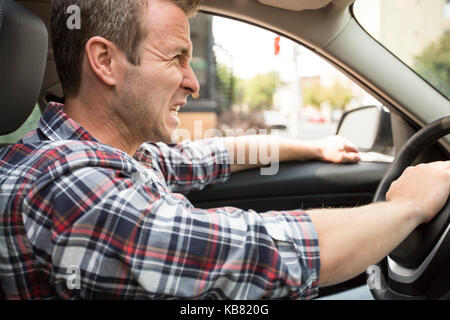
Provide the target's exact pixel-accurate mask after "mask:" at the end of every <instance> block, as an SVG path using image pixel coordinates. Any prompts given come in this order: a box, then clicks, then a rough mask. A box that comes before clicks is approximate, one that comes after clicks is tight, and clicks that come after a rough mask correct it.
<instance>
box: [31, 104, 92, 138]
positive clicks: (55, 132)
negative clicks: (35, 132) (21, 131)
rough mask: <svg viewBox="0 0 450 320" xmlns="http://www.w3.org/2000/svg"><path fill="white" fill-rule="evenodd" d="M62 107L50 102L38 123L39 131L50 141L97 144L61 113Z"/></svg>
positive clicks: (90, 136) (81, 128) (88, 134)
mask: <svg viewBox="0 0 450 320" xmlns="http://www.w3.org/2000/svg"><path fill="white" fill-rule="evenodd" d="M63 108H64V105H63V104H61V103H56V102H50V103H49V104H48V106H47V108H46V109H45V111H44V113H43V114H42V118H41V120H40V121H39V129H40V130H41V132H42V133H43V134H44V135H45V136H46V137H47V138H48V139H49V140H50V141H60V140H82V141H91V142H96V143H99V141H98V140H97V139H95V138H94V137H93V136H92V135H91V134H90V133H89V132H87V131H86V130H85V129H84V128H83V127H82V126H80V125H79V124H78V123H76V122H75V121H74V120H73V119H71V118H69V116H68V115H67V114H66V113H64V111H63Z"/></svg>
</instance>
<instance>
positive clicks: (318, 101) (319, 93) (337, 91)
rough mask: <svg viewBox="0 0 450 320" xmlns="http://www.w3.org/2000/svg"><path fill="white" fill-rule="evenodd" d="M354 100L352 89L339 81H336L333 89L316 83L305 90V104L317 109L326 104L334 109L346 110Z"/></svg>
mask: <svg viewBox="0 0 450 320" xmlns="http://www.w3.org/2000/svg"><path fill="white" fill-rule="evenodd" d="M352 99H353V94H352V92H351V90H350V88H349V87H348V86H345V85H343V84H342V83H341V82H339V81H335V82H334V83H333V85H332V86H331V87H325V86H322V85H321V84H319V83H315V84H312V85H309V86H307V87H305V88H303V103H304V104H307V105H311V106H314V107H316V108H320V106H321V105H322V103H325V102H326V103H328V104H329V105H330V106H331V107H332V108H333V109H344V108H345V107H346V106H347V104H348V103H349V102H350V101H351V100H352Z"/></svg>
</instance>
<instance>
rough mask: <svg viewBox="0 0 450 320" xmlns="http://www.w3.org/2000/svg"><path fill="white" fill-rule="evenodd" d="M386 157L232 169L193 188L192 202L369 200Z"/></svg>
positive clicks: (268, 204) (293, 205)
mask: <svg viewBox="0 0 450 320" xmlns="http://www.w3.org/2000/svg"><path fill="white" fill-rule="evenodd" d="M388 166H389V163H378V162H360V163H357V164H332V163H323V162H304V163H301V162H289V163H282V164H280V168H279V172H278V173H277V174H276V175H272V176H263V175H261V172H260V169H254V170H248V171H243V172H238V173H235V174H232V175H231V177H230V179H229V181H228V182H226V183H223V184H217V185H211V186H208V187H206V188H205V189H204V190H202V191H193V192H191V193H190V194H188V198H189V199H190V201H191V202H192V203H193V204H194V206H197V207H200V208H213V207H222V206H233V207H237V208H241V209H245V210H248V209H254V210H257V211H259V212H264V211H269V210H290V209H298V208H302V209H310V208H318V207H319V208H320V207H348V206H356V205H363V204H367V203H370V202H371V200H372V197H373V194H374V193H375V190H376V188H377V186H378V183H379V182H380V180H381V178H382V177H383V175H384V172H385V171H386V170H387V168H388Z"/></svg>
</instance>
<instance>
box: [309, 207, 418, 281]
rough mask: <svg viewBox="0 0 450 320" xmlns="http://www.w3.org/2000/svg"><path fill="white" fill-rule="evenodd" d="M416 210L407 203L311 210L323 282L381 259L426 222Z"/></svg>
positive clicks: (346, 275)
mask: <svg viewBox="0 0 450 320" xmlns="http://www.w3.org/2000/svg"><path fill="white" fill-rule="evenodd" d="M415 210H417V209H416V208H414V207H413V206H412V205H410V204H409V203H405V202H380V203H374V204H371V205H368V206H364V207H358V208H351V209H319V210H311V211H310V212H309V213H310V217H311V219H312V221H313V223H314V226H315V227H316V230H317V233H318V236H319V249H320V258H321V271H320V279H319V285H320V286H329V285H333V284H336V283H339V282H342V281H345V280H348V279H351V278H352V277H354V276H356V275H358V274H360V273H361V272H363V271H364V270H365V269H366V268H367V267H368V266H370V265H372V264H375V263H377V262H379V261H380V260H381V259H382V258H383V257H385V256H386V255H387V254H388V253H389V252H391V251H392V250H394V249H395V248H396V247H397V246H398V245H399V244H400V243H401V241H402V240H403V239H405V238H406V237H407V235H408V234H409V233H411V232H412V231H413V230H414V229H415V228H416V227H417V226H418V225H419V224H420V223H421V222H422V221H419V219H418V218H417V217H418V215H417V214H415V212H414V211H415Z"/></svg>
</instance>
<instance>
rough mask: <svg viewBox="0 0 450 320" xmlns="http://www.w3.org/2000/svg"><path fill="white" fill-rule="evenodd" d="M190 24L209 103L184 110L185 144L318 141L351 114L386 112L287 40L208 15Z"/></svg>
mask: <svg viewBox="0 0 450 320" xmlns="http://www.w3.org/2000/svg"><path fill="white" fill-rule="evenodd" d="M190 23H191V38H192V42H193V46H194V51H193V59H192V63H191V65H192V68H193V69H194V71H195V73H196V75H197V77H198V79H199V83H200V86H201V90H200V93H201V98H200V99H198V100H191V101H189V103H188V105H186V106H185V107H184V108H183V109H182V112H181V113H180V118H181V127H180V128H179V130H178V134H179V137H178V138H179V139H180V140H182V139H187V138H193V139H201V138H204V137H208V136H215V135H222V136H223V135H225V136H230V135H241V134H255V133H257V134H258V133H261V134H264V133H268V134H278V135H281V136H286V137H292V138H296V139H306V140H315V139H319V138H323V137H326V136H329V135H334V134H335V133H336V129H337V127H338V123H339V120H340V119H341V116H342V114H343V113H344V112H345V111H348V110H351V109H354V108H358V107H362V106H368V105H379V106H380V107H381V105H380V103H379V102H378V101H377V100H375V99H374V98H373V97H372V96H371V95H369V94H368V93H367V92H366V91H364V90H363V89H361V88H360V87H359V86H358V85H357V84H356V83H355V82H353V81H352V80H350V79H349V78H348V77H347V76H346V75H344V74H343V73H342V72H340V71H339V70H337V69H336V68H335V67H334V66H332V65H331V64H329V63H328V62H326V61H325V60H324V59H322V58H321V57H319V56H318V55H316V54H315V53H313V52H311V51H310V50H309V49H307V48H305V47H303V46H301V45H298V44H296V43H295V42H293V41H291V40H289V39H287V38H284V37H280V36H278V35H277V34H275V33H273V32H270V31H267V30H265V29H262V28H259V27H256V26H253V25H250V24H247V23H243V22H239V21H235V20H233V19H229V18H224V17H216V16H212V15H208V14H198V15H197V16H195V17H194V18H192V19H191V21H190ZM211 52H212V54H211Z"/></svg>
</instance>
